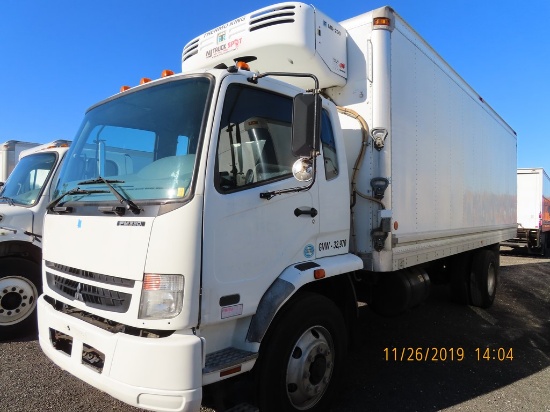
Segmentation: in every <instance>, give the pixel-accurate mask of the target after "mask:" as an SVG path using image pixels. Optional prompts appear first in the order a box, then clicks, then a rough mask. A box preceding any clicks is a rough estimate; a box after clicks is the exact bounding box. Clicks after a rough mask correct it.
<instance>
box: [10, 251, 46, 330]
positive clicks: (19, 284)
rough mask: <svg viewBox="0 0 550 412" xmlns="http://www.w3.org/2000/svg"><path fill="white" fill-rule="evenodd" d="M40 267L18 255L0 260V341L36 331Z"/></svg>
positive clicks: (40, 289) (40, 291) (40, 283)
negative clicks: (17, 256)
mask: <svg viewBox="0 0 550 412" xmlns="http://www.w3.org/2000/svg"><path fill="white" fill-rule="evenodd" d="M40 293H42V282H41V273H40V266H39V265H38V264H36V263H34V262H31V261H30V260H26V259H21V258H3V259H0V340H7V339H13V338H18V337H22V336H26V335H29V334H31V333H34V332H36V326H37V325H36V301H37V299H38V296H39V295H40Z"/></svg>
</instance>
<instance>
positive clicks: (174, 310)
mask: <svg viewBox="0 0 550 412" xmlns="http://www.w3.org/2000/svg"><path fill="white" fill-rule="evenodd" d="M183 284H184V278H183V276H182V275H157V274H151V273H146V274H145V275H144V276H143V286H142V290H141V301H140V303H139V318H140V319H170V318H173V317H175V316H177V315H179V313H180V312H181V309H182V307H183Z"/></svg>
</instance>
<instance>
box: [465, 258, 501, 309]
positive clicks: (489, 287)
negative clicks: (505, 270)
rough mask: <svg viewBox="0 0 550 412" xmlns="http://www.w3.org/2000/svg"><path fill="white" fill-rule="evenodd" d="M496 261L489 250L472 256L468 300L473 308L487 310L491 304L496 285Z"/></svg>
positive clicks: (497, 267) (497, 268)
mask: <svg viewBox="0 0 550 412" xmlns="http://www.w3.org/2000/svg"><path fill="white" fill-rule="evenodd" d="M498 270H499V266H498V259H497V257H496V256H495V252H493V251H491V250H480V251H478V252H476V253H475V254H474V258H473V261H472V273H471V275H470V299H471V304H472V305H473V306H478V307H480V308H488V307H490V306H491V305H492V304H493V301H494V300H495V296H496V292H497V284H498Z"/></svg>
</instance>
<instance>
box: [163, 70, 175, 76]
mask: <svg viewBox="0 0 550 412" xmlns="http://www.w3.org/2000/svg"><path fill="white" fill-rule="evenodd" d="M173 75H174V72H173V71H172V70H168V69H166V70H163V71H162V73H161V75H160V77H168V76H173Z"/></svg>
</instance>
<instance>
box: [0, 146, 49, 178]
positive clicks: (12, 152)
mask: <svg viewBox="0 0 550 412" xmlns="http://www.w3.org/2000/svg"><path fill="white" fill-rule="evenodd" d="M38 145H39V143H31V142H20V141H19V140H8V141H7V142H4V143H0V183H3V182H5V181H6V180H7V178H8V176H9V175H10V173H11V171H12V170H13V168H14V167H15V165H16V164H17V162H18V161H19V155H20V154H21V152H22V151H23V150H27V149H30V148H31V147H34V146H38Z"/></svg>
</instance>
